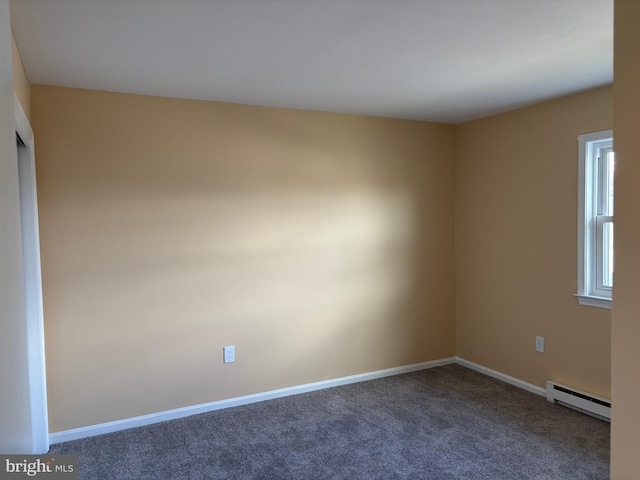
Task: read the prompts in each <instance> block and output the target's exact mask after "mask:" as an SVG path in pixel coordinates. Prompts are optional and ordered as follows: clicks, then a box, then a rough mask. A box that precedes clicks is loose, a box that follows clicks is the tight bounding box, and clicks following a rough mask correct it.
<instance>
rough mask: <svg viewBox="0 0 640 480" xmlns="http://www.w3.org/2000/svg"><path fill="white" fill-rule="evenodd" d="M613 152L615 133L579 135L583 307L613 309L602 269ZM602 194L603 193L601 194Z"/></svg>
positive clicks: (580, 296)
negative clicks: (608, 158) (608, 160)
mask: <svg viewBox="0 0 640 480" xmlns="http://www.w3.org/2000/svg"><path fill="white" fill-rule="evenodd" d="M608 151H613V130H604V131H601V132H594V133H587V134H584V135H580V136H578V293H577V294H576V295H575V296H576V297H577V299H578V302H579V303H580V305H588V306H591V307H600V308H609V309H610V308H611V294H612V288H610V287H607V286H604V285H603V282H602V279H603V278H604V277H603V272H602V266H603V265H604V258H603V257H604V256H605V255H608V252H606V251H605V248H604V246H603V238H604V225H605V224H606V223H608V222H611V223H613V217H611V216H604V215H601V213H602V211H603V210H602V207H603V201H602V198H603V195H602V193H601V192H602V191H603V190H602V189H603V185H604V184H603V182H604V181H605V180H606V176H605V175H603V174H604V173H605V172H604V162H602V161H600V159H601V158H603V157H604V156H605V155H606V154H607V152H608ZM598 192H600V193H598Z"/></svg>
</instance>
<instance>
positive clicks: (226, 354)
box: [222, 347, 236, 363]
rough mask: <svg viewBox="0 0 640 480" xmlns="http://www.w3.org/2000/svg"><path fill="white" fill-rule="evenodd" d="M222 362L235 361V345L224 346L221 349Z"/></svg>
mask: <svg viewBox="0 0 640 480" xmlns="http://www.w3.org/2000/svg"><path fill="white" fill-rule="evenodd" d="M222 353H223V358H222V361H223V363H233V362H235V361H236V347H224V348H223V349H222Z"/></svg>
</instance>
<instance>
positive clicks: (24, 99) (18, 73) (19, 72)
mask: <svg viewBox="0 0 640 480" xmlns="http://www.w3.org/2000/svg"><path fill="white" fill-rule="evenodd" d="M11 47H12V52H13V54H12V60H13V90H14V91H15V92H16V95H17V96H18V99H19V100H20V104H21V105H22V109H23V110H24V113H25V115H26V116H27V118H28V119H29V120H30V119H31V95H30V92H29V79H28V78H27V74H26V73H25V71H24V66H23V64H22V57H21V56H20V51H19V50H18V45H17V44H16V39H15V37H14V36H13V32H11Z"/></svg>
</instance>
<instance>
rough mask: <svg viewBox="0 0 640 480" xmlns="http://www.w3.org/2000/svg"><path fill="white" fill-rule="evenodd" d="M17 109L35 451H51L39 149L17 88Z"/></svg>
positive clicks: (30, 391) (16, 120) (15, 104)
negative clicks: (41, 261)
mask: <svg viewBox="0 0 640 480" xmlns="http://www.w3.org/2000/svg"><path fill="white" fill-rule="evenodd" d="M13 111H14V118H15V127H16V132H18V134H19V135H20V138H21V139H22V141H23V142H24V144H25V146H26V147H27V148H26V149H22V148H19V149H18V180H19V184H20V220H21V223H22V256H23V265H24V294H25V310H26V327H27V328H26V329H27V350H28V364H29V402H30V409H31V436H32V445H33V453H36V454H43V453H46V452H48V451H49V426H48V423H49V420H48V413H47V384H46V369H45V354H44V316H43V308H42V275H41V270H40V233H39V232H40V230H39V226H38V197H37V193H36V163H35V150H34V138H33V130H32V129H31V125H30V124H29V120H28V119H27V116H26V115H25V113H24V110H23V109H22V105H21V104H20V100H19V99H18V96H17V95H16V94H15V92H14V94H13Z"/></svg>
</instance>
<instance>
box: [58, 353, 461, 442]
mask: <svg viewBox="0 0 640 480" xmlns="http://www.w3.org/2000/svg"><path fill="white" fill-rule="evenodd" d="M456 361H458V362H459V360H457V359H456V358H455V357H450V358H443V359H441V360H432V361H430V362H422V363H414V364H412V365H405V366H402V367H394V368H387V369H385V370H377V371H375V372H368V373H360V374H358V375H350V376H348V377H341V378H335V379H332V380H324V381H321V382H313V383H307V384H304V385H297V386H295V387H288V388H280V389H278V390H271V391H268V392H262V393H256V394H253V395H245V396H243V397H236V398H229V399H227V400H219V401H217V402H209V403H202V404H200V405H193V406H190V407H183V408H176V409H173V410H167V411H164V412H158V413H152V414H149V415H142V416H139V417H133V418H125V419H123V420H116V421H114V422H107V423H100V424H98V425H89V426H87V427H81V428H73V429H71V430H63V431H61V432H54V433H51V434H50V435H49V443H51V444H55V443H62V442H69V441H71V440H79V439H81V438H87V437H93V436H95V435H102V434H105V433H112V432H117V431H120V430H126V429H129V428H135V427H143V426H145V425H151V424H153V423H159V422H165V421H167V420H175V419H177V418H184V417H188V416H191V415H196V414H199V413H206V412H212V411H214V410H220V409H223V408H230V407H237V406H240V405H247V404H249V403H256V402H263V401H265V400H272V399H274V398H280V397H287V396H289V395H298V394H300V393H306V392H312V391H314V390H321V389H323V388H331V387H338V386H340V385H347V384H349V383H357V382H364V381H366V380H374V379H376V378H382V377H389V376H392V375H400V374H403V373H409V372H415V371H418V370H425V369H427V368H433V367H440V366H442V365H449V364H451V363H456Z"/></svg>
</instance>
